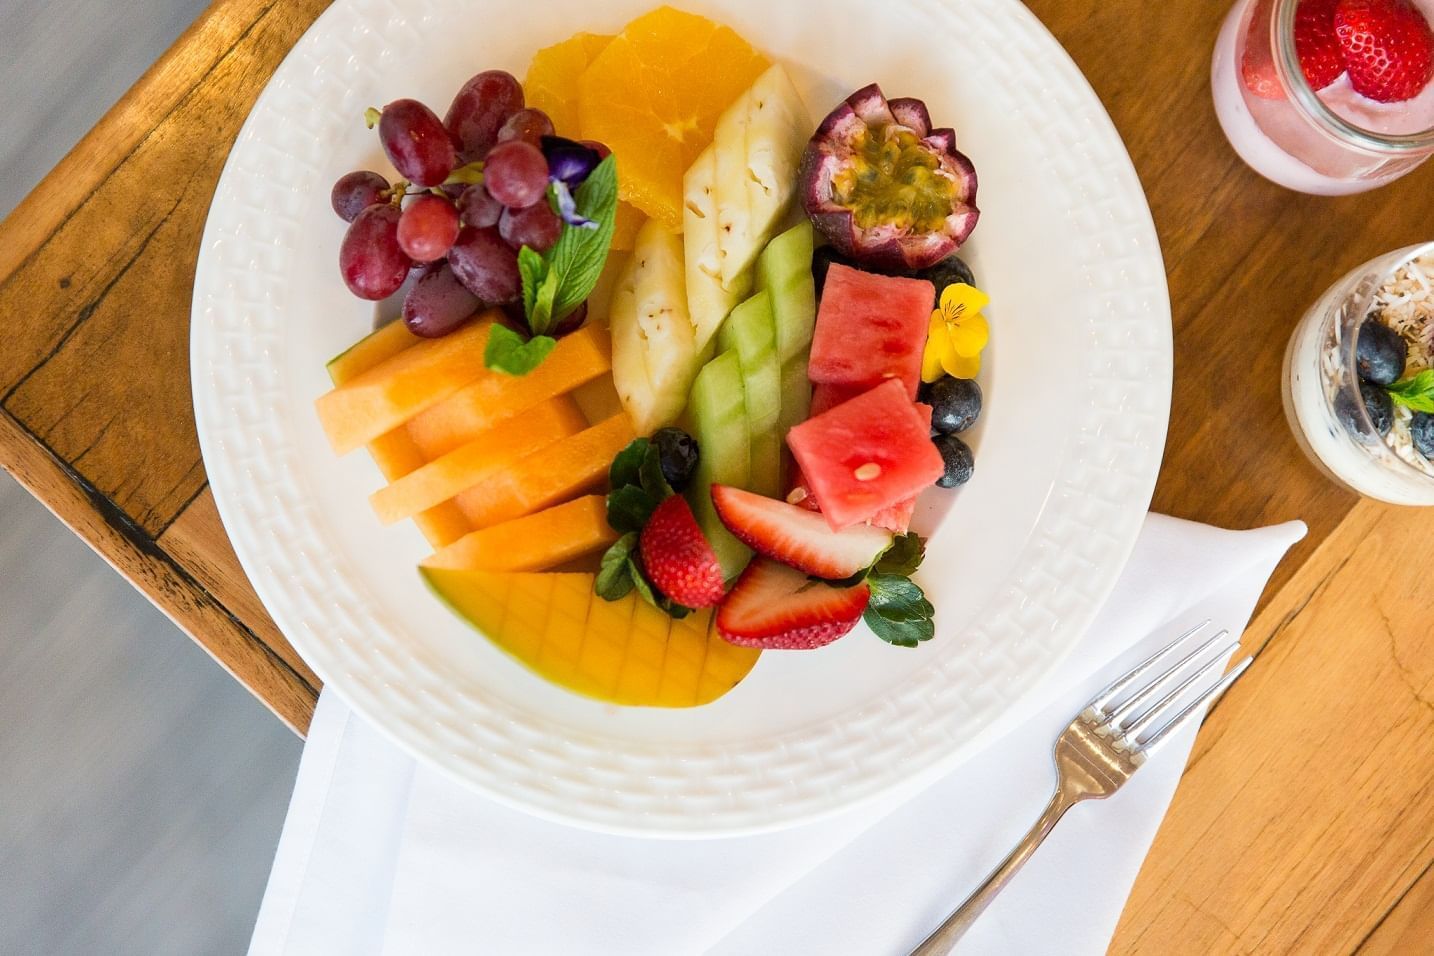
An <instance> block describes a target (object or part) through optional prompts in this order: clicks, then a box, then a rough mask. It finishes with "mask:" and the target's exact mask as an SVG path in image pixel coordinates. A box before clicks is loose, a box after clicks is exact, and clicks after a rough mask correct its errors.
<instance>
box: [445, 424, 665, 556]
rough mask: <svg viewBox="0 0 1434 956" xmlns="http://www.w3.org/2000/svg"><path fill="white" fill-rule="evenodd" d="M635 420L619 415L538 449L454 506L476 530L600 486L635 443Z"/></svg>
mask: <svg viewBox="0 0 1434 956" xmlns="http://www.w3.org/2000/svg"><path fill="white" fill-rule="evenodd" d="M636 437H637V435H636V434H635V433H634V432H633V430H632V421H631V419H629V418H628V417H627V415H626V414H618V415H614V416H612V417H611V418H609V419H608V420H607V421H605V422H600V423H598V424H596V425H593V426H592V427H591V428H588V429H587V430H586V431H582V432H579V433H578V434H576V435H574V436H573V437H571V438H564V439H563V440H562V441H557V442H554V443H553V444H551V445H549V446H548V447H546V448H540V449H538V450H537V451H535V452H533V453H532V454H530V455H528V456H527V457H526V458H524V459H522V460H521V461H519V462H517V463H516V464H514V465H512V466H510V467H508V468H504V469H503V470H502V471H501V472H499V473H497V474H495V475H493V477H491V478H489V479H487V480H486V481H484V482H482V483H481V484H477V485H474V486H473V487H471V488H469V489H467V490H466V491H463V492H461V493H460V494H459V495H458V496H457V497H456V498H454V501H456V502H457V503H458V507H459V508H461V509H462V510H463V513H464V514H465V515H466V516H467V517H468V520H469V521H470V522H472V524H473V526H474V527H475V528H489V527H492V526H493V525H495V524H498V523H499V522H501V521H509V520H511V519H513V518H521V517H522V516H523V515H526V514H532V513H533V512H534V511H537V510H538V509H539V508H546V507H548V506H549V505H553V504H556V503H557V502H559V501H563V500H565V499H568V498H571V497H573V496H574V495H577V494H579V493H581V492H583V491H587V490H588V489H590V488H592V487H593V486H594V485H596V484H598V483H599V482H600V481H601V480H602V479H603V477H604V476H605V475H606V474H607V470H608V466H609V465H611V464H612V459H613V456H615V455H616V454H617V453H618V452H620V451H622V449H623V448H624V447H625V446H626V445H627V443H628V442H630V441H632V440H633V439H634V438H636Z"/></svg>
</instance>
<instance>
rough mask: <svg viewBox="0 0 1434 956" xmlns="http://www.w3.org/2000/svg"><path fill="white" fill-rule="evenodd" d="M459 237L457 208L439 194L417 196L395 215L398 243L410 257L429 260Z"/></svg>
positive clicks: (445, 249) (444, 250)
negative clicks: (396, 216)
mask: <svg viewBox="0 0 1434 956" xmlns="http://www.w3.org/2000/svg"><path fill="white" fill-rule="evenodd" d="M457 238H458V210H456V209H454V208H453V203H451V202H449V201H448V200H446V199H442V198H440V197H438V196H419V197H418V199H416V200H414V201H413V202H412V203H410V204H409V205H408V207H407V208H405V209H404V210H403V214H402V215H401V216H399V217H398V245H399V248H400V249H402V250H403V251H404V252H405V253H407V254H408V256H409V258H411V259H414V260H416V261H418V262H432V261H433V260H435V259H441V258H442V257H443V256H445V255H447V254H448V248H449V247H450V246H452V245H453V240H454V239H457Z"/></svg>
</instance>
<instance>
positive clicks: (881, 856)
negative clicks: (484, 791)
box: [250, 515, 1305, 956]
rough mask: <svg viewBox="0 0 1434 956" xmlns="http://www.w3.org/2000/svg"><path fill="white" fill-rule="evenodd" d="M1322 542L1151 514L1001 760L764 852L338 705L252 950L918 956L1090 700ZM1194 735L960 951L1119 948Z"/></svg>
mask: <svg viewBox="0 0 1434 956" xmlns="http://www.w3.org/2000/svg"><path fill="white" fill-rule="evenodd" d="M1304 532H1305V529H1304V526H1303V525H1302V524H1301V523H1299V522H1292V523H1289V524H1285V525H1279V526H1277V527H1272V528H1265V529H1262V530H1259V531H1246V532H1231V531H1221V530H1219V529H1216V528H1211V527H1207V526H1204V525H1197V524H1191V523H1189V522H1185V521H1179V520H1177V519H1173V518H1167V517H1164V516H1161V515H1152V516H1150V517H1149V518H1148V519H1147V521H1146V524H1145V527H1144V529H1143V530H1142V532H1141V536H1140V539H1139V542H1138V543H1137V545H1136V548H1135V552H1134V554H1133V555H1132V557H1131V560H1130V563H1129V565H1128V566H1127V568H1126V570H1125V572H1124V573H1123V575H1122V576H1121V579H1120V582H1119V584H1118V585H1117V586H1116V589H1115V591H1114V592H1113V594H1112V595H1111V598H1110V600H1109V601H1108V602H1107V604H1106V607H1105V608H1104V609H1103V610H1102V612H1101V614H1100V615H1099V617H1098V618H1097V620H1096V622H1095V624H1094V626H1093V627H1092V628H1091V631H1090V633H1089V634H1087V635H1086V637H1085V638H1084V639H1083V640H1082V642H1081V644H1080V645H1079V646H1078V648H1077V649H1076V651H1075V652H1074V653H1073V654H1072V655H1071V657H1070V658H1069V659H1068V661H1067V662H1066V664H1065V665H1064V666H1063V667H1062V668H1061V670H1060V673H1059V674H1057V675H1056V676H1055V677H1053V678H1052V679H1051V680H1049V681H1047V683H1046V684H1045V685H1044V686H1043V687H1042V688H1041V689H1040V691H1039V692H1038V693H1036V694H1033V695H1032V697H1031V700H1030V703H1028V704H1027V705H1026V706H1025V707H1023V708H1022V709H1021V711H1020V713H1018V714H1013V715H1012V718H1011V720H1010V725H1011V726H1012V727H1013V730H1012V732H1011V733H1009V734H1008V735H1007V736H1006V737H1004V738H1003V739H1002V740H1001V741H1000V742H998V743H996V744H994V745H993V746H992V747H990V748H989V749H988V750H986V751H984V752H983V753H981V754H979V755H977V756H976V757H975V758H973V759H972V760H970V761H968V762H966V763H965V764H963V765H962V766H961V767H959V768H957V769H956V770H955V771H953V772H952V773H951V774H950V775H948V776H947V777H945V778H944V779H941V780H939V781H937V782H936V783H935V784H933V785H931V786H930V787H928V788H927V789H925V790H924V791H923V792H921V793H919V794H916V795H914V796H912V797H909V798H905V799H902V800H893V801H892V803H891V805H889V806H884V807H883V806H878V807H876V808H874V809H873V808H871V807H867V808H865V809H862V810H859V811H854V812H852V813H849V814H846V815H843V816H840V817H837V818H834V819H830V820H826V821H823V822H820V823H816V824H811V825H808V826H803V827H798V828H793V829H790V830H785V831H782V832H779V833H774V834H766V835H762V836H756V837H743V838H735V839H728V840H707V841H691V842H689V841H673V840H640V839H632V838H626V837H614V836H606V835H601V834H595V833H590V832H587V831H583V830H578V829H572V828H568V827H564V826H561V825H558V824H553V823H549V822H545V821H542V820H538V819H536V818H532V817H529V816H527V815H525V814H522V813H520V812H517V811H514V810H510V809H507V808H505V807H501V806H499V805H497V804H495V803H493V802H491V801H489V800H486V799H484V798H483V797H480V796H477V795H474V794H472V793H469V792H467V791H466V790H463V789H462V788H461V787H459V786H458V785H456V784H454V783H451V782H450V781H448V780H447V779H446V778H444V777H442V776H440V775H439V774H438V773H436V772H433V771H431V770H429V769H427V768H425V767H421V766H417V765H415V763H414V762H413V761H412V760H411V759H410V758H408V757H406V756H404V755H403V754H402V753H400V752H399V751H398V750H397V749H396V748H395V747H394V746H393V745H392V744H390V743H389V742H387V741H386V740H384V739H383V738H382V737H381V736H380V735H379V734H378V733H377V732H376V731H374V730H373V729H372V728H371V727H369V726H367V725H366V724H365V723H364V722H363V721H362V720H361V719H360V718H358V717H357V716H355V715H354V714H352V713H351V712H350V711H349V710H348V708H347V707H346V706H345V705H344V704H343V703H342V702H341V701H340V700H339V699H338V698H336V697H335V696H334V695H333V694H331V693H325V694H323V695H322V696H321V698H320V700H319V706H318V710H317V712H316V713H315V715H314V721H313V724H312V726H311V727H310V731H309V739H308V743H307V745H306V747H305V749H304V756H303V761H302V763H301V764H300V767H299V776H298V781H297V783H296V785H295V788H294V796H293V799H292V801H291V803H290V806H289V816H288V819H287V820H286V822H285V824H284V832H283V836H282V837H281V839H280V843H279V849H278V853H277V855H276V857H275V860H274V869H273V872H272V874H271V875H270V878H269V887H268V890H267V892H266V894H265V897H264V902H263V905H262V907H261V909H260V912H259V919H258V924H257V926H256V927H255V931H254V937H253V940H252V942H251V948H250V952H251V954H255V956H267V954H272V953H294V954H308V953H339V952H342V953H346V954H385V956H398V954H410V953H423V954H430V953H431V954H445V953H456V952H484V953H502V954H528V953H533V954H546V953H565V954H566V953H574V954H583V953H596V954H603V953H622V954H624V956H640V954H645V953H653V954H664V956H666V954H673V953H702V952H715V953H721V954H748V953H750V954H765V953H773V952H792V953H796V952H810V953H818V952H819V953H830V954H846V953H851V954H878V953H894V954H896V953H906V952H908V951H909V950H910V949H911V948H912V947H913V946H914V945H915V944H916V943H918V942H919V941H920V940H921V939H922V938H924V936H925V935H926V933H927V932H929V931H930V929H931V928H933V927H934V926H935V925H936V924H937V923H939V922H940V921H941V919H942V918H943V917H944V916H945V915H946V913H947V912H949V911H950V909H951V908H952V907H953V906H954V905H955V904H956V903H957V902H959V901H960V899H961V898H962V897H963V896H964V895H965V894H966V893H967V892H968V891H969V890H970V889H972V888H973V887H974V886H975V885H976V884H977V883H978V882H979V881H980V880H981V878H982V877H984V875H985V874H986V873H987V872H988V871H989V870H990V868H991V867H992V866H994V864H995V863H996V862H997V861H999V860H1000V858H1001V857H1002V856H1004V855H1005V853H1006V852H1007V851H1008V850H1009V849H1010V847H1011V846H1012V845H1013V844H1014V843H1015V841H1016V840H1017V839H1018V838H1019V837H1020V835H1021V834H1022V833H1023V832H1024V831H1025V830H1026V828H1027V827H1028V826H1029V825H1030V823H1031V822H1032V821H1033V820H1034V819H1035V817H1036V815H1037V814H1038V813H1039V812H1040V809H1041V808H1042V807H1043V806H1044V804H1045V802H1046V800H1047V799H1048V798H1049V796H1050V793H1051V790H1052V788H1053V787H1054V783H1055V776H1054V772H1053V769H1052V766H1051V759H1050V747H1051V742H1052V741H1053V740H1054V739H1055V736H1056V734H1057V733H1058V732H1059V731H1060V729H1061V728H1062V727H1064V726H1065V725H1066V723H1068V722H1069V721H1070V718H1071V717H1072V716H1073V715H1074V714H1075V713H1076V712H1077V710H1078V709H1079V708H1080V706H1081V705H1082V704H1084V703H1085V702H1086V700H1087V699H1089V697H1090V696H1091V695H1092V694H1093V693H1094V692H1095V691H1096V690H1098V689H1099V687H1100V686H1102V685H1103V684H1104V683H1105V682H1106V681H1107V680H1108V679H1109V678H1110V676H1111V675H1113V674H1117V673H1120V672H1121V671H1122V670H1124V669H1126V668H1128V667H1129V666H1130V665H1131V664H1132V663H1134V662H1135V661H1136V660H1138V659H1139V658H1140V657H1141V656H1142V655H1144V654H1148V653H1150V651H1151V650H1152V649H1153V647H1154V646H1158V644H1159V643H1160V642H1161V641H1165V640H1169V639H1170V637H1172V636H1173V635H1174V634H1175V633H1177V632H1178V631H1179V630H1182V629H1184V627H1187V626H1189V625H1191V624H1193V623H1198V622H1199V621H1201V620H1204V619H1206V618H1210V619H1211V620H1213V621H1214V623H1215V624H1216V625H1217V626H1220V627H1225V628H1229V629H1230V631H1231V632H1232V633H1238V632H1239V631H1240V630H1242V629H1243V628H1244V626H1245V625H1246V623H1247V622H1248V620H1249V616H1250V613H1251V610H1252V609H1253V607H1254V604H1255V601H1256V600H1257V599H1258V597H1259V595H1260V592H1261V591H1262V590H1263V589H1264V586H1265V582H1266V581H1267V580H1268V578H1269V575H1270V573H1271V572H1272V571H1273V569H1274V567H1275V565H1276V564H1277V563H1278V562H1279V560H1280V558H1281V557H1282V556H1283V555H1284V553H1285V551H1286V550H1288V548H1289V547H1290V545H1292V544H1293V543H1294V542H1296V541H1298V540H1299V539H1300V538H1301V537H1303V535H1304ZM1194 731H1195V728H1194V726H1193V725H1192V726H1191V727H1190V728H1189V729H1188V730H1186V731H1184V732H1182V733H1181V734H1179V735H1177V736H1175V737H1173V738H1171V740H1170V741H1169V743H1168V744H1167V745H1166V746H1165V748H1164V749H1163V750H1162V751H1161V752H1160V753H1159V755H1158V756H1157V757H1155V758H1154V759H1152V761H1151V762H1150V763H1149V764H1148V765H1147V766H1146V767H1145V769H1143V770H1142V771H1141V773H1140V774H1139V775H1138V776H1136V777H1135V779H1134V780H1133V781H1132V782H1131V783H1130V784H1129V785H1128V786H1127V787H1126V788H1125V789H1124V790H1122V791H1121V792H1120V793H1119V794H1117V795H1116V796H1115V797H1112V798H1111V799H1109V800H1107V801H1104V802H1103V803H1087V804H1082V805H1081V806H1078V807H1076V808H1075V809H1074V810H1072V811H1071V812H1070V813H1069V814H1068V815H1067V816H1066V818H1065V819H1064V820H1063V821H1062V822H1061V823H1060V825H1059V826H1058V827H1057V828H1056V830H1055V832H1054V833H1053V834H1052V836H1051V837H1050V838H1049V839H1048V840H1047V841H1046V843H1045V845H1044V846H1043V847H1042V848H1041V850H1040V852H1038V853H1037V854H1036V855H1035V857H1034V858H1033V859H1032V861H1031V862H1030V863H1029V864H1028V865H1027V867H1026V869H1025V870H1024V871H1023V872H1022V873H1021V874H1020V875H1019V876H1018V877H1017V878H1016V880H1015V881H1014V882H1013V883H1012V884H1011V885H1010V886H1009V887H1008V888H1007V889H1006V891H1005V892H1004V893H1003V894H1002V895H1001V896H1000V897H999V898H998V899H997V901H996V902H995V904H994V905H993V906H992V907H991V909H990V910H988V911H987V913H986V914H985V915H984V916H983V917H982V918H981V920H980V921H979V922H978V923H977V924H976V926H975V927H974V929H973V930H972V931H971V933H970V935H968V936H967V937H966V939H965V940H964V941H963V943H962V946H961V948H960V950H959V951H960V952H961V953H1045V952H1062V953H1076V954H1078V953H1101V952H1104V950H1105V948H1106V946H1107V944H1108V943H1109V940H1110V937H1111V934H1112V932H1113V931H1114V929H1115V924H1116V921H1117V919H1118V918H1119V916H1120V911H1121V909H1122V908H1123V907H1124V905H1125V899H1126V897H1127V895H1128V894H1129V892H1130V887H1131V885H1132V883H1133V882H1134V880H1135V876H1136V873H1137V872H1138V870H1139V868H1140V864H1141V861H1142V860H1143V859H1144V857H1145V854H1146V852H1147V851H1148V850H1149V847H1150V842H1151V840H1153V839H1154V836H1155V831H1156V829H1157V828H1158V827H1159V825H1160V821H1161V819H1162V818H1163V817H1164V815H1165V811H1166V808H1167V807H1168V806H1169V803H1170V799H1171V796H1172V795H1173V794H1174V791H1175V786H1176V784H1177V783H1178V781H1179V779H1180V775H1181V773H1182V772H1183V770H1184V765H1185V760H1186V758H1187V756H1188V754H1189V750H1190V746H1191V743H1192V741H1193V740H1194Z"/></svg>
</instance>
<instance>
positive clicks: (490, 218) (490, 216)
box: [458, 183, 503, 229]
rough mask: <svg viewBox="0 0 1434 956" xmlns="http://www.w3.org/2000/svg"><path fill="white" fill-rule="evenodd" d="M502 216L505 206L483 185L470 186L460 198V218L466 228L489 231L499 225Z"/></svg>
mask: <svg viewBox="0 0 1434 956" xmlns="http://www.w3.org/2000/svg"><path fill="white" fill-rule="evenodd" d="M502 215H503V204H502V203H500V202H499V201H498V200H496V199H494V198H493V196H492V194H491V193H489V192H488V189H487V187H485V186H484V185H483V184H482V183H477V184H475V185H473V186H469V187H468V188H467V189H465V190H463V194H462V195H461V196H459V197H458V216H459V218H461V219H462V220H463V225H465V226H473V227H475V228H477V229H487V228H488V227H489V226H496V225H498V218H499V217H500V216H502Z"/></svg>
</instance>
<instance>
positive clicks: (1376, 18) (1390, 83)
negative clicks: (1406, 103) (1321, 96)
mask: <svg viewBox="0 0 1434 956" xmlns="http://www.w3.org/2000/svg"><path fill="white" fill-rule="evenodd" d="M1334 33H1335V37H1336V38H1337V39H1338V41H1339V46H1340V50H1341V51H1342V52H1343V54H1344V61H1345V65H1346V66H1347V67H1348V68H1349V81H1350V83H1351V84H1352V85H1353V86H1354V88H1355V90H1356V91H1358V92H1360V93H1362V94H1364V95H1365V96H1367V97H1369V98H1370V99H1372V100H1378V101H1379V102H1381V103H1397V102H1400V101H1402V100H1408V99H1413V98H1414V97H1415V96H1418V95H1419V92H1420V91H1421V90H1423V89H1424V87H1425V86H1427V85H1428V83H1429V78H1430V76H1434V32H1431V31H1430V29H1429V22H1428V21H1427V20H1425V19H1424V15H1423V14H1421V13H1420V12H1419V10H1418V9H1416V8H1415V7H1414V5H1413V4H1411V3H1409V2H1408V0H1339V3H1338V4H1337V5H1336V6H1335V11H1334Z"/></svg>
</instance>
